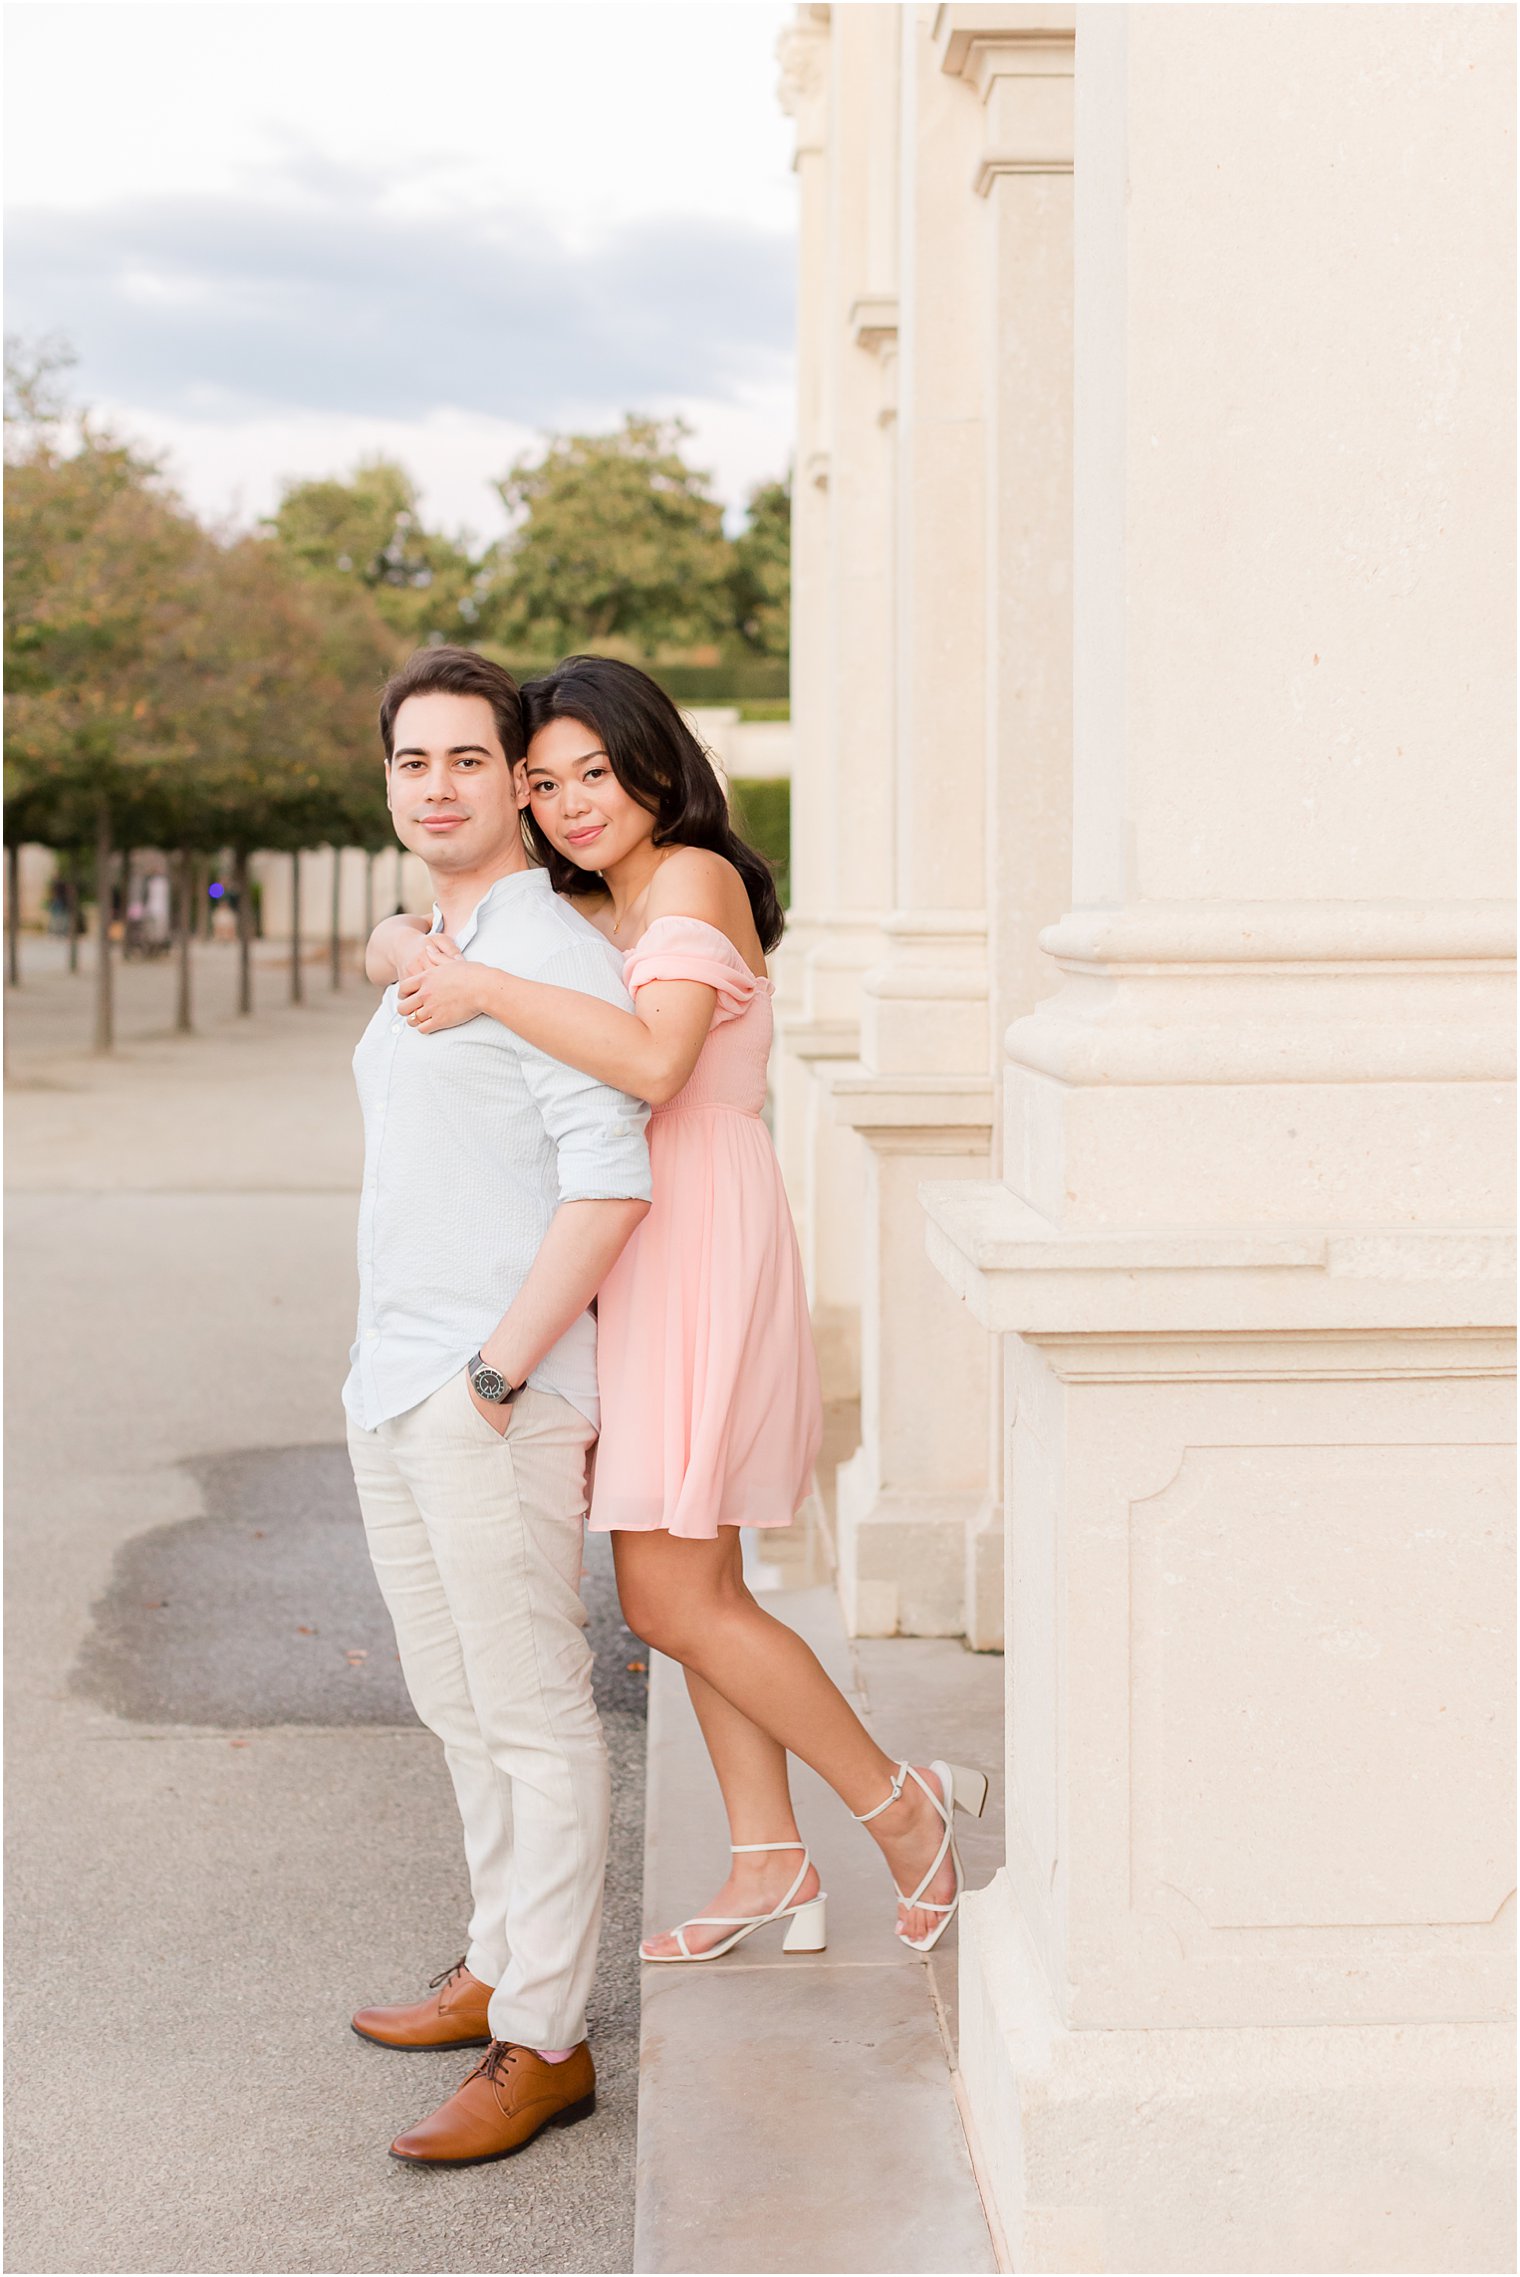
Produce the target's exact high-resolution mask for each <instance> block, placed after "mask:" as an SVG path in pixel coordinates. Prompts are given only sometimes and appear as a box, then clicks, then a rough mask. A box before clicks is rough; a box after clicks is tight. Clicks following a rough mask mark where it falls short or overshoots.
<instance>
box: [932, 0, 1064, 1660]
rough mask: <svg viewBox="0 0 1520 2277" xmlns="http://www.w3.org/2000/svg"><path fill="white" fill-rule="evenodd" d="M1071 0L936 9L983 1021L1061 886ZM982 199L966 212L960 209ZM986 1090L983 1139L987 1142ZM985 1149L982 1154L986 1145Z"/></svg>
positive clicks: (1033, 956)
mask: <svg viewBox="0 0 1520 2277" xmlns="http://www.w3.org/2000/svg"><path fill="white" fill-rule="evenodd" d="M1074 31H1075V10H1074V8H1072V7H1070V6H1058V5H1047V6H1043V7H1041V6H1029V5H1006V4H1005V5H998V6H989V5H986V4H985V0H983V4H973V5H961V6H942V7H940V8H939V9H937V10H936V13H935V18H934V39H935V46H936V49H937V51H938V56H939V63H940V69H941V70H942V71H943V72H946V73H948V74H951V75H952V76H958V77H960V78H962V79H964V80H965V81H966V83H967V84H968V85H969V87H970V88H971V89H972V91H973V93H974V94H975V96H976V98H977V100H978V102H979V103H980V105H981V111H982V123H981V142H980V149H979V152H978V156H977V160H976V166H975V170H974V174H973V176H972V180H971V183H970V184H969V185H968V187H969V188H970V189H971V190H973V191H974V197H972V198H968V200H967V203H966V210H965V213H964V216H963V221H962V227H963V228H968V227H972V226H975V228H976V231H977V235H978V236H979V237H980V240H981V243H982V261H983V264H984V275H985V291H986V305H987V320H986V324H985V326H984V341H983V350H984V354H985V357H986V380H985V406H986V418H985V436H986V459H985V469H986V471H985V495H986V577H987V596H986V624H987V648H986V702H985V709H984V724H983V749H984V765H985V779H986V784H987V794H988V797H987V830H986V881H987V883H986V906H987V974H988V991H989V1001H990V1011H991V1031H992V1035H993V1036H994V1038H1000V1037H1001V1036H1002V1035H1003V1033H1004V1031H1005V1030H1006V1028H1007V1027H1008V1025H1009V1023H1010V1022H1011V1021H1013V1020H1015V1019H1017V1018H1019V1017H1020V1016H1021V1015H1022V1014H1024V1013H1027V1012H1029V1011H1031V1010H1032V1009H1033V1007H1034V1005H1035V1003H1036V1002H1037V1001H1038V999H1039V998H1040V997H1042V996H1044V995H1045V994H1046V993H1047V992H1048V991H1049V989H1050V987H1051V984H1052V979H1053V968H1052V966H1051V963H1050V960H1049V958H1048V957H1047V956H1046V955H1045V954H1044V952H1043V951H1042V950H1041V948H1040V946H1039V936H1040V933H1041V931H1042V929H1043V928H1044V927H1045V926H1047V925H1049V924H1051V923H1053V922H1054V920H1055V919H1056V918H1057V917H1058V916H1060V915H1061V914H1062V912H1063V911H1064V910H1065V909H1067V908H1068V907H1069V905H1070V900H1071V397H1072V134H1073V120H1072V70H1073V53H1074ZM978 201H979V202H980V210H979V211H978V210H975V209H976V207H977V204H978ZM998 1122H999V1116H998V1102H997V1100H996V1099H994V1106H993V1130H994V1140H993V1143H994V1147H995V1148H996V1147H997V1146H998V1145H999V1143H1000V1134H999V1131H998ZM995 1158H996V1157H995ZM1003 1428H1004V1426H1003V1403H1002V1397H1001V1371H1000V1369H999V1368H997V1367H996V1366H994V1369H993V1389H992V1394H991V1399H990V1405H989V1431H988V1459H987V1475H988V1480H989V1486H988V1492H987V1496H986V1499H985V1501H984V1503H983V1505H982V1507H981V1508H980V1509H979V1511H978V1512H977V1513H976V1515H975V1517H974V1518H973V1520H972V1521H971V1523H970V1525H969V1527H968V1530H967V1535H966V1583H965V1588H966V1608H967V1621H966V1626H967V1634H968V1636H969V1637H970V1639H971V1641H972V1642H973V1643H977V1644H989V1645H990V1644H995V1643H998V1642H1000V1641H1001V1639H1002V1634H1003V1456H1002V1442H1003Z"/></svg>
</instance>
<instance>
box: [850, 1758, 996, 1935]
mask: <svg viewBox="0 0 1520 2277" xmlns="http://www.w3.org/2000/svg"><path fill="white" fill-rule="evenodd" d="M929 1769H930V1770H931V1771H932V1772H933V1773H934V1775H935V1777H936V1778H937V1779H938V1781H939V1783H940V1787H941V1790H942V1793H943V1800H941V1797H940V1795H937V1794H936V1793H935V1792H934V1789H933V1788H932V1787H931V1786H930V1784H929V1782H928V1780H927V1779H926V1778H925V1777H924V1775H923V1773H922V1772H921V1771H917V1770H915V1769H914V1767H913V1765H912V1764H911V1763H899V1764H898V1766H897V1776H896V1778H895V1779H894V1780H893V1781H892V1792H891V1794H890V1795H888V1797H887V1799H886V1801H885V1802H884V1803H878V1804H877V1805H876V1808H875V1810H871V1811H855V1812H854V1813H853V1814H852V1815H853V1816H854V1817H855V1818H857V1819H859V1821H860V1823H861V1825H862V1826H864V1825H865V1823H866V1821H867V1820H868V1819H873V1818H880V1816H881V1814H882V1812H883V1811H888V1810H890V1809H891V1808H892V1805H893V1804H894V1803H895V1802H899V1801H901V1799H902V1791H903V1784H904V1782H905V1781H906V1780H908V1779H911V1780H912V1781H913V1784H914V1785H915V1787H922V1788H923V1791H924V1793H925V1794H926V1795H927V1796H928V1798H929V1800H930V1802H931V1803H932V1804H933V1805H934V1808H935V1809H936V1811H938V1813H939V1815H940V1817H941V1819H942V1820H943V1821H944V1827H945V1831H944V1833H943V1834H942V1835H941V1836H940V1843H939V1848H938V1849H937V1850H936V1851H935V1853H934V1863H933V1865H932V1866H931V1867H930V1868H929V1871H928V1873H927V1874H925V1876H924V1878H923V1880H922V1881H921V1882H920V1883H919V1885H918V1888H917V1889H916V1890H915V1891H914V1892H913V1895H912V1896H911V1897H909V1895H908V1893H907V1891H906V1890H898V1892H897V1895H898V1897H899V1898H900V1900H901V1901H902V1903H903V1904H904V1905H906V1906H909V1907H912V1906H917V1907H919V1908H920V1910H921V1911H923V1912H924V1913H938V1914H942V1915H943V1916H944V1919H943V1920H942V1921H936V1923H935V1924H934V1927H933V1928H932V1929H931V1930H930V1932H929V1934H928V1936H927V1937H904V1936H903V1933H902V1931H901V1930H900V1929H899V1930H898V1931H897V1932H896V1934H897V1936H898V1938H899V1939H900V1940H901V1942H902V1943H903V1944H904V1945H906V1946H907V1948H908V1950H909V1952H910V1953H932V1952H933V1950H934V1948H935V1946H936V1945H937V1944H938V1943H939V1941H940V1939H941V1938H942V1937H943V1936H944V1934H945V1931H946V1930H947V1929H948V1928H949V1926H950V1924H951V1922H952V1921H953V1920H954V1918H955V1910H956V1908H957V1906H958V1905H959V1904H960V1902H961V1890H962V1888H963V1886H964V1883H965V1878H966V1877H965V1873H964V1870H963V1868H962V1866H961V1854H960V1850H959V1848H958V1847H957V1845H956V1840H955V1814H956V1812H957V1811H966V1812H969V1814H970V1816H971V1817H972V1818H980V1817H981V1815H982V1811H983V1809H984V1807H985V1805H986V1801H987V1781H986V1777H985V1775H984V1774H983V1773H982V1772H980V1771H967V1770H965V1769H963V1768H962V1767H961V1766H960V1765H959V1764H955V1763H938V1762H936V1763H931V1764H930V1766H929ZM947 1856H948V1857H949V1859H950V1863H951V1864H952V1865H953V1866H954V1868H955V1895H954V1897H952V1898H950V1899H949V1900H947V1901H946V1902H945V1903H943V1904H941V1903H939V1902H938V1901H937V1900H935V1899H934V1898H926V1897H925V1896H924V1891H925V1890H926V1889H927V1888H928V1887H929V1884H930V1883H931V1882H932V1881H933V1879H934V1877H935V1875H936V1874H937V1873H938V1872H939V1870H940V1868H941V1866H943V1864H944V1863H945V1859H946V1857H947ZM893 1887H894V1888H895V1887H896V1884H895V1883H894V1885H893Z"/></svg>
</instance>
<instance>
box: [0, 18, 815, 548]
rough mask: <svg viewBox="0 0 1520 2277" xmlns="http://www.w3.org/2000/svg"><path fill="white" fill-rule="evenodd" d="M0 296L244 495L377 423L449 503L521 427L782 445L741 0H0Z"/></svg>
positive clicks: (514, 443)
mask: <svg viewBox="0 0 1520 2277" xmlns="http://www.w3.org/2000/svg"><path fill="white" fill-rule="evenodd" d="M5 14H6V26H7V72H6V81H7V86H6V114H7V115H6V169H5V175H6V198H7V222H6V241H7V255H8V276H7V311H6V327H7V330H8V331H12V332H15V331H20V332H22V333H24V334H26V335H29V336H37V335H39V334H42V333H50V332H60V333H63V334H65V335H67V337H68V338H69V339H70V340H71V341H72V343H73V345H74V346H75V348H76V349H77V350H78V353H79V366H78V370H77V372H76V374H75V392H76V394H77V395H78V396H79V397H80V398H82V399H83V400H85V401H87V402H90V403H93V404H95V405H97V406H99V407H101V408H102V409H104V410H105V411H106V412H108V413H109V414H110V415H111V416H112V417H113V418H114V419H115V420H116V421H117V422H118V423H119V424H121V425H123V426H125V427H128V428H130V429H131V430H132V431H133V432H134V433H136V434H137V435H139V436H142V437H145V438H146V439H148V440H149V441H151V442H153V443H155V444H157V445H159V446H167V448H168V450H169V453H170V457H171V463H172V464H173V466H174V469H175V471H176V473H177V474H178V476H179V478H180V480H181V482H182V484H183V486H184V488H185V490H186V492H187V494H188V495H189V496H190V497H191V499H192V500H193V502H194V503H195V504H196V505H197V506H198V507H200V508H201V509H202V510H203V511H205V512H208V513H210V514H212V515H217V516H220V515H226V514H232V515H234V516H236V517H237V518H239V519H242V520H247V519H250V518H251V517H253V516H255V515H257V514H259V513H261V512H264V511H265V510H267V508H268V507H269V506H270V505H271V504H272V503H273V501H274V498H275V497H276V495H277V493H278V488H279V483H280V480H281V478H282V477H284V476H287V475H293V474H296V475H305V474H324V473H329V472H340V471H343V470H346V469H347V468H348V467H350V466H352V464H353V463H354V462H355V460H356V459H358V458H359V457H360V456H361V455H363V454H364V453H365V452H369V451H375V450H385V451H387V452H390V453H391V454H393V455H394V456H397V457H399V458H401V459H402V460H403V461H404V462H405V463H406V464H407V465H408V466H409V467H410V468H411V469H412V470H413V472H414V473H415V474H416V475H417V476H418V478H419V480H420V481H421V482H422V483H423V485H424V488H425V495H426V499H427V503H428V506H429V509H430V511H431V512H433V513H434V514H435V515H436V516H437V517H438V518H439V519H441V520H442V521H444V522H445V523H446V524H448V525H450V526H456V525H460V524H467V525H469V526H471V527H472V528H474V529H475V530H476V531H477V532H479V533H482V534H483V533H485V532H487V531H491V530H494V529H495V528H496V527H498V526H499V524H500V519H501V512H500V507H499V505H498V504H497V502H496V500H495V498H494V496H493V495H492V493H491V492H490V490H489V487H488V485H489V483H490V480H491V477H492V476H493V475H496V474H499V473H501V472H502V471H503V470H504V469H505V467H506V466H507V464H508V463H509V461H510V460H511V459H512V458H513V457H514V456H515V455H516V454H517V453H518V452H519V451H521V450H523V449H525V448H527V447H529V446H530V445H531V443H532V442H533V440H534V438H535V436H536V434H537V433H538V431H539V430H540V429H542V428H545V427H556V428H566V427H571V426H579V427H592V428H601V427H607V426H611V425H614V424H616V422H617V420H618V418H619V416H620V414H621V413H622V412H623V411H624V410H625V409H629V410H631V409H639V410H653V411H657V412H666V411H676V410H679V411H682V412H684V414H685V415H686V417H687V418H688V419H690V421H691V422H692V424H693V426H694V427H695V428H696V431H697V432H696V437H695V440H694V442H693V444H692V445H691V446H690V449H691V453H692V456H693V457H694V458H695V460H696V462H697V463H698V464H700V465H704V466H708V467H711V468H712V469H713V471H714V473H715V476H716V478H717V484H718V489H719V492H720V494H721V495H722V496H723V497H724V498H725V499H726V500H727V501H728V502H729V503H730V504H731V505H733V504H737V503H738V502H739V501H740V500H742V497H743V495H744V492H745V490H746V489H747V487H748V486H749V484H751V483H752V482H755V481H759V480H761V479H763V478H764V477H766V476H770V475H774V474H779V473H781V472H782V471H783V470H784V468H785V466H786V464H787V461H788V458H789V456H790V449H791V428H792V296H793V268H794V244H793V240H794V217H795V181H794V177H793V175H792V172H791V149H792V127H791V123H790V121H788V120H787V119H785V118H783V116H782V114H781V111H780V108H779V106H778V104H777V101H776V93H775V89H776V80H777V67H776V61H775V46H776V39H777V36H778V34H779V32H780V30H781V27H782V25H783V24H784V23H785V21H786V20H787V18H788V17H789V15H790V14H791V10H790V8H789V7H787V6H782V5H777V6H772V5H769V4H767V0H678V4H670V0H616V4H611V5H609V4H606V0H527V4H524V0H379V4H376V0H12V4H11V5H9V6H8V7H7V8H6V11H5Z"/></svg>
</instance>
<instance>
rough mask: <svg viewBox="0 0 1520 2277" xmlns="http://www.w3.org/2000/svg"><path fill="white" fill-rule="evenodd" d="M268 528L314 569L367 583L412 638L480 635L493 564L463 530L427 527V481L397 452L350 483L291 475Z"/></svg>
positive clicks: (293, 557) (330, 577)
mask: <svg viewBox="0 0 1520 2277" xmlns="http://www.w3.org/2000/svg"><path fill="white" fill-rule="evenodd" d="M265 527H266V528H267V529H268V531H269V532H270V534H271V536H272V537H273V539H274V541H275V543H276V544H277V545H278V546H279V548H280V550H281V552H282V553H284V554H285V555H286V556H287V557H288V559H289V560H290V561H291V562H292V563H294V565H295V566H296V567H297V568H298V569H300V570H301V571H302V572H303V573H304V574H306V575H307V576H310V577H313V578H315V579H317V580H319V581H321V582H322V583H324V584H326V585H327V586H328V587H329V588H333V589H336V588H340V587H343V586H349V587H353V586H361V587H364V588H367V590H368V591H369V592H370V593H371V594H372V595H373V596H374V602H375V606H376V608H377V609H378V610H379V612H380V615H381V616H382V617H383V618H384V620H385V622H386V623H387V624H388V625H390V626H391V627H392V629H393V630H394V631H395V632H396V633H397V634H399V635H400V636H401V637H402V638H403V639H404V640H405V641H406V642H407V644H408V645H409V646H411V647H413V648H416V647H420V646H422V645H424V644H425V643H426V642H428V641H430V640H458V641H468V640H470V639H471V638H472V637H473V636H474V633H475V631H476V628H477V626H478V625H479V623H480V619H481V613H482V608H483V605H484V603H485V600H486V598H487V592H488V587H489V583H490V575H489V571H488V570H484V569H482V567H481V565H480V564H479V563H477V562H476V560H475V559H474V558H473V556H472V554H471V552H470V549H469V546H468V545H467V543H466V541H465V540H464V539H463V538H462V537H461V538H448V537H445V536H443V535H442V533H441V532H439V531H437V530H429V529H427V528H426V527H425V526H424V523H423V520H422V515H421V511H420V508H419V503H418V494H417V486H416V484H415V483H414V482H413V480H412V478H411V476H410V475H409V474H408V473H407V472H406V469H405V468H404V467H401V466H398V465H397V464H396V462H395V461H394V460H393V459H386V458H374V459H365V460H363V461H362V462H361V463H360V465H359V466H358V467H356V468H355V470H354V472H353V473H352V474H351V475H350V476H349V478H348V480H347V481H346V482H340V481H338V480H336V479H333V480H328V481H321V482H293V483H290V484H287V486H286V489H285V492H284V495H283V496H282V498H281V500H280V503H279V505H278V507H277V508H276V509H275V512H274V513H273V515H272V516H271V517H270V518H269V520H268V522H267V523H266V525H265Z"/></svg>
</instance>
